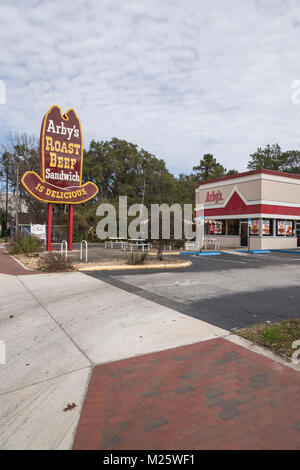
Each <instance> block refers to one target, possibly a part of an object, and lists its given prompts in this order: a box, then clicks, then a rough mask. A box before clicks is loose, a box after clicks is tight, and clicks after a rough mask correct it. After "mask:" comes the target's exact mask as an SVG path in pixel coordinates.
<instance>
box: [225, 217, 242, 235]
mask: <svg viewBox="0 0 300 470" xmlns="http://www.w3.org/2000/svg"><path fill="white" fill-rule="evenodd" d="M239 231H240V221H239V219H229V220H228V221H227V234H228V235H239Z"/></svg>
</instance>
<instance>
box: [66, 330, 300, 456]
mask: <svg viewBox="0 0 300 470" xmlns="http://www.w3.org/2000/svg"><path fill="white" fill-rule="evenodd" d="M299 389H300V375H299V373H298V372H297V371H294V370H292V369H290V368H288V367H285V366H282V365H280V364H278V363H276V362H274V361H272V360H270V359H267V358H265V357H263V356H260V355H258V354H256V353H254V352H251V351H249V350H247V349H245V348H242V347H241V346H238V345H236V344H233V343H231V342H229V341H227V340H225V339H222V338H218V339H212V340H209V341H204V342H200V343H197V344H192V345H188V346H183V347H179V348H174V349H169V350H167V351H161V352H158V353H153V354H146V355H143V356H139V357H134V358H130V359H126V360H122V361H118V362H113V363H109V364H104V365H99V366H96V367H95V368H94V370H93V373H92V376H91V380H90V383H89V387H88V391H87V395H86V399H85V402H84V406H83V410H82V414H81V418H80V421H79V425H78V428H77V433H76V437H75V441H74V449H134V450H136V449H149V450H151V449H155V450H157V449H166V450H167V449H300V400H299Z"/></svg>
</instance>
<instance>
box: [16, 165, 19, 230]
mask: <svg viewBox="0 0 300 470" xmlns="http://www.w3.org/2000/svg"><path fill="white" fill-rule="evenodd" d="M16 196H17V197H16V200H17V204H16V205H17V207H16V239H18V231H19V217H18V216H19V214H18V212H19V160H18V159H17V194H16Z"/></svg>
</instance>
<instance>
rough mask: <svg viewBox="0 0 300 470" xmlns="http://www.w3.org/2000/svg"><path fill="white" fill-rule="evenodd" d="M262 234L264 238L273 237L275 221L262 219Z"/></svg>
mask: <svg viewBox="0 0 300 470" xmlns="http://www.w3.org/2000/svg"><path fill="white" fill-rule="evenodd" d="M261 223H262V226H261V233H262V236H263V237H271V236H273V219H262V221H261Z"/></svg>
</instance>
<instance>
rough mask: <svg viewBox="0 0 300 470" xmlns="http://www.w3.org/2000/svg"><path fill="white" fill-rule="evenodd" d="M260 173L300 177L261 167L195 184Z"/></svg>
mask: <svg viewBox="0 0 300 470" xmlns="http://www.w3.org/2000/svg"><path fill="white" fill-rule="evenodd" d="M258 173H266V174H268V175H276V176H285V177H286V178H295V179H300V175H294V174H292V173H284V172H283V171H274V170H264V169H261V170H252V171H245V172H243V173H238V174H236V175H229V176H221V177H220V178H215V179H213V180H206V181H203V182H199V183H197V184H196V185H195V189H197V188H199V186H202V185H204V184H210V183H215V182H218V181H225V180H230V179H235V178H240V177H242V176H250V175H255V174H258Z"/></svg>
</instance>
